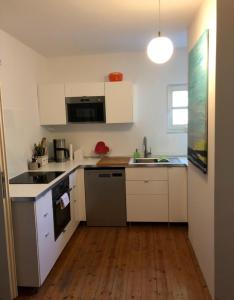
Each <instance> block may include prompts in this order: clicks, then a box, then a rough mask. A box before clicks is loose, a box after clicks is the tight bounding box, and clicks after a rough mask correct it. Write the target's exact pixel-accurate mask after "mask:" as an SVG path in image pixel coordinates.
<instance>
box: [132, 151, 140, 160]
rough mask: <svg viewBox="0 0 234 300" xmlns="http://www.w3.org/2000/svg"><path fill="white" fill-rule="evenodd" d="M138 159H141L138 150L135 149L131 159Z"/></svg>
mask: <svg viewBox="0 0 234 300" xmlns="http://www.w3.org/2000/svg"><path fill="white" fill-rule="evenodd" d="M140 157H141V154H140V152H139V151H138V149H136V151H135V152H134V153H133V158H134V159H136V158H140Z"/></svg>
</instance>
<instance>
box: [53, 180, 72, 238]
mask: <svg viewBox="0 0 234 300" xmlns="http://www.w3.org/2000/svg"><path fill="white" fill-rule="evenodd" d="M70 192H71V190H70V188H69V176H66V177H65V178H64V179H62V180H61V181H59V183H57V184H56V185H55V186H54V187H53V188H52V199H53V216H54V238H55V241H56V240H57V238H58V237H59V235H60V234H61V233H62V232H63V231H64V229H65V227H66V226H67V224H68V223H69V222H70V220H71V208H70ZM64 199H65V200H66V203H64Z"/></svg>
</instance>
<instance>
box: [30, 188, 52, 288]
mask: <svg viewBox="0 0 234 300" xmlns="http://www.w3.org/2000/svg"><path fill="white" fill-rule="evenodd" d="M35 212H36V234H37V245H38V261H39V277H40V281H39V282H40V283H42V282H43V281H44V280H45V278H46V277H47V275H48V274H49V272H50V270H51V269H52V267H53V265H54V263H55V260H56V257H55V253H54V252H55V251H54V250H55V243H54V224H53V207H52V196H51V191H50V192H48V193H47V194H46V195H45V196H43V197H41V199H40V200H39V201H36V202H35Z"/></svg>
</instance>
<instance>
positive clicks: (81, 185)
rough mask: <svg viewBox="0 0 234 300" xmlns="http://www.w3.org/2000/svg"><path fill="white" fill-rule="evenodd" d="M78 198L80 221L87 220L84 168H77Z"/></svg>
mask: <svg viewBox="0 0 234 300" xmlns="http://www.w3.org/2000/svg"><path fill="white" fill-rule="evenodd" d="M77 199H78V207H77V209H78V215H79V220H80V221H86V208H85V182H84V169H78V170H77Z"/></svg>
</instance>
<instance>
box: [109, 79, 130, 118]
mask: <svg viewBox="0 0 234 300" xmlns="http://www.w3.org/2000/svg"><path fill="white" fill-rule="evenodd" d="M105 105H106V123H107V124H111V123H132V122H133V86H132V83H131V82H127V81H121V82H105Z"/></svg>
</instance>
